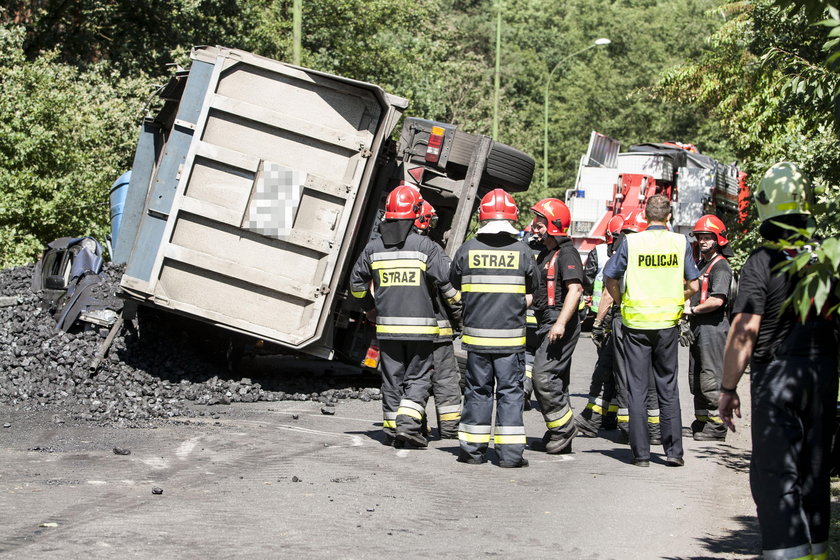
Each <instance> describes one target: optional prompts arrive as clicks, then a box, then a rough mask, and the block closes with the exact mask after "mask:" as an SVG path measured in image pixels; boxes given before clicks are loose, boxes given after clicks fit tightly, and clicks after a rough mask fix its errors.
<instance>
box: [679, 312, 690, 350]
mask: <svg viewBox="0 0 840 560" xmlns="http://www.w3.org/2000/svg"><path fill="white" fill-rule="evenodd" d="M679 326H680V346H683V347H688V346H690V345H691V344H692V343H693V342H694V333H693V332H691V325H689V324H688V319H686V318H682V319H680V323H679Z"/></svg>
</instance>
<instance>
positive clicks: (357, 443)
mask: <svg viewBox="0 0 840 560" xmlns="http://www.w3.org/2000/svg"><path fill="white" fill-rule="evenodd" d="M277 429H278V430H289V431H290V432H301V433H304V434H317V435H322V436H333V437H347V438H350V442H351V443H350V445H351V446H352V447H361V446H362V445H364V441H363V440H362V437H361V436H356V435H352V434H342V433H337V432H325V431H322V430H313V429H312V428H302V427H299V426H277Z"/></svg>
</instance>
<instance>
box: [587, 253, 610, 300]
mask: <svg viewBox="0 0 840 560" xmlns="http://www.w3.org/2000/svg"><path fill="white" fill-rule="evenodd" d="M608 260H610V255H609V251H608V249H607V244H606V243H601V244H600V245H596V246H595V248H594V249H592V250H591V251H589V255H588V256H587V258H586V264H585V265H584V268H583V276H584V279H585V280H586V288H587V289H589V290H591V291H592V309H594V310H595V311H596V312H597V311H598V306H599V305H601V296H602V295H603V294H604V267H605V266H606V264H607V261H608Z"/></svg>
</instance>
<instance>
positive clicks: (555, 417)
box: [533, 315, 580, 442]
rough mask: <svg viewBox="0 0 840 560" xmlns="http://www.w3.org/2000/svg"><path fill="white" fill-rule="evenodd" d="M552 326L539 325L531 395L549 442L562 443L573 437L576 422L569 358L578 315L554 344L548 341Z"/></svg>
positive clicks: (577, 326) (576, 334)
mask: <svg viewBox="0 0 840 560" xmlns="http://www.w3.org/2000/svg"><path fill="white" fill-rule="evenodd" d="M550 329H551V323H548V322H546V323H544V324H541V325H540V330H539V337H540V345H539V347H538V348H537V352H536V354H534V377H533V382H534V395H536V397H537V401H538V402H539V403H540V412H542V415H543V418H544V419H545V425H546V428H548V432H547V434H546V435H547V436H548V437H549V438H550V439H552V440H555V441H557V440H565V439H569V440H570V442H571V439H570V438H571V437H573V436H574V434H575V432H576V429H575V422H574V414H573V413H572V406H571V403H570V401H569V377H570V374H571V370H572V354H573V353H574V351H575V346H577V341H578V338H579V337H580V322H579V321H578V320H577V315H575V316H573V317H572V319H571V320H570V321H569V323H568V324H567V325H566V332H565V333H564V334H563V338H561V339H560V340H558V341H556V342H554V343H553V344H552V343H551V342H549V340H548V331H549V330H550Z"/></svg>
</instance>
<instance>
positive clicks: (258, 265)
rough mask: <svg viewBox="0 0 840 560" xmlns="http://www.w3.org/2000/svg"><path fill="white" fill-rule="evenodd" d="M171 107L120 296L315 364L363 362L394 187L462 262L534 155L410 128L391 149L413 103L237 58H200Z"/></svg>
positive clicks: (142, 162) (448, 130) (128, 219)
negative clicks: (490, 192) (493, 196)
mask: <svg viewBox="0 0 840 560" xmlns="http://www.w3.org/2000/svg"><path fill="white" fill-rule="evenodd" d="M160 97H161V98H162V101H163V106H162V108H161V110H160V111H159V112H158V113H157V115H156V116H154V117H150V118H147V119H146V121H145V122H144V123H143V126H142V129H141V134H140V139H139V142H138V145H137V151H136V154H135V159H134V164H133V167H132V173H131V181H130V184H129V187H128V191H127V196H126V201H125V205H124V207H123V213H122V221H121V225H120V233H119V236H118V238H117V239H116V240H115V243H114V251H113V253H114V260H115V262H124V263H126V271H125V274H124V276H123V279H122V282H121V288H122V291H123V296H124V297H125V298H126V300H127V301H128V302H134V303H137V304H140V305H144V306H151V307H155V308H158V309H162V310H168V311H172V312H174V313H178V314H181V315H185V316H188V317H191V318H193V319H197V320H200V321H203V322H205V323H210V324H212V325H216V326H218V327H222V328H224V329H227V331H229V332H232V333H239V334H242V335H246V336H248V337H252V338H254V339H259V340H264V341H268V342H271V343H275V344H278V345H280V346H282V347H285V348H286V349H289V350H292V351H299V352H303V353H306V354H311V355H315V356H320V357H325V358H332V357H333V356H334V355H335V354H336V353H338V354H339V355H340V356H341V357H342V358H345V359H348V360H351V361H355V360H356V359H357V358H358V356H359V354H360V353H363V352H364V349H366V348H367V343H368V341H369V339H370V337H371V332H372V329H371V328H370V327H369V326H367V325H365V323H364V321H363V319H362V314H361V313H360V310H359V309H358V307H357V303H356V302H355V301H353V298H348V297H347V295H348V291H347V278H348V276H349V271H350V268H351V267H352V264H353V262H354V260H355V258H356V256H357V255H358V253H359V252H360V251H361V250H362V248H363V247H364V245H365V244H366V243H367V241H368V240H369V239H370V238H371V236H373V235H377V233H376V231H377V227H376V226H377V224H378V221H379V219H380V217H381V212H382V206H383V201H384V197H385V195H386V193H387V192H388V191H390V189H391V188H393V187H394V186H395V185H397V184H398V183H399V182H401V181H405V182H409V183H412V184H415V185H417V186H418V187H419V188H420V189H421V192H423V194H424V196H425V197H426V198H427V199H429V200H430V201H431V202H432V204H435V205H436V206H437V207H438V209H439V212H440V213H441V214H442V216H445V217H446V220H442V221H443V222H444V230H443V231H441V232H439V233H441V234H442V238H441V240H442V242H443V243H444V244H445V246H446V249H447V252H449V253H450V254H451V252H453V251H454V249H455V248H457V246H459V245H460V243H461V242H462V241H463V237H464V235H465V233H466V230H467V226H468V224H469V220H470V217H471V216H472V215H473V213H474V209H475V206H476V204H477V200H478V198H480V195H481V194H482V192H483V191H485V190H487V189H488V188H490V187H493V186H502V187H505V188H508V189H509V190H513V191H516V190H525V189H527V187H528V184H529V183H530V179H531V175H532V174H533V159H531V158H530V157H529V156H527V155H525V154H523V153H522V152H519V151H517V150H514V149H513V148H510V147H508V146H504V145H501V144H497V143H494V142H492V141H491V140H490V139H489V138H487V137H483V136H475V135H470V134H465V133H463V132H462V131H459V130H456V127H454V126H452V125H447V124H444V123H432V122H430V121H424V120H422V119H406V124H405V126H404V128H403V133H402V136H401V140H400V141H399V142H394V141H393V140H391V139H390V136H391V132H392V130H393V128H394V127H395V126H396V124H397V122H398V121H399V119H400V117H401V116H402V113H403V111H404V110H405V109H406V107H407V105H408V102H407V101H406V100H405V99H402V98H400V97H396V96H393V95H389V94H387V93H386V92H384V91H383V90H382V89H381V88H379V87H378V86H376V85H373V84H368V83H363V82H359V81H355V80H351V79H348V78H342V77H339V76H334V75H329V74H325V73H322V72H317V71H313V70H309V69H305V68H300V67H296V66H291V65H288V64H285V63H281V62H277V61H274V60H270V59H267V58H263V57H259V56H256V55H253V54H251V53H247V52H244V51H240V50H234V49H226V48H222V47H200V48H196V49H194V50H193V52H192V65H191V67H190V69H189V70H188V71H182V72H178V73H177V74H176V75H175V76H174V77H173V78H172V79H171V81H170V82H169V83H168V84H167V85H166V86H165V87H164V88H163V89H162V90H161V92H160ZM456 133H457V134H456ZM450 156H451V157H450ZM500 166H501V168H500Z"/></svg>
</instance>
